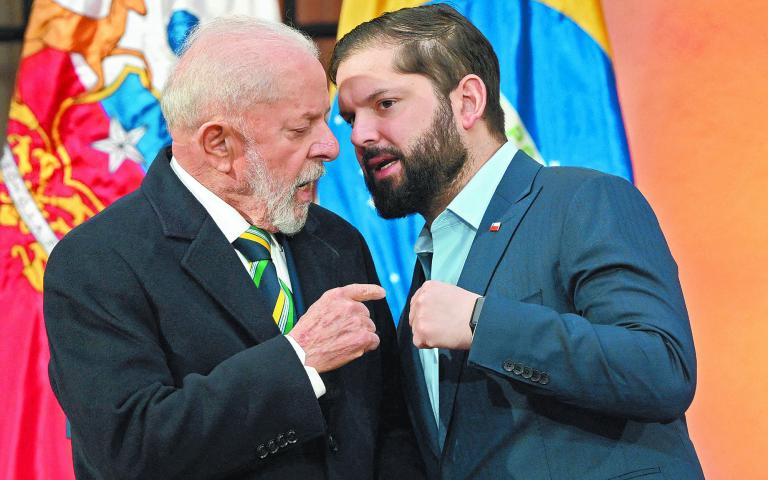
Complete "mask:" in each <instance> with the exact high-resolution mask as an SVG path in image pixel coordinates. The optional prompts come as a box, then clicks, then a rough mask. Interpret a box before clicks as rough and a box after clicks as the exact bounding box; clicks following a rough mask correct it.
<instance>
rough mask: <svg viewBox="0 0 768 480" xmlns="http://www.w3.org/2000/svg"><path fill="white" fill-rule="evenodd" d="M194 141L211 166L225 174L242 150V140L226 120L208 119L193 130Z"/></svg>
mask: <svg viewBox="0 0 768 480" xmlns="http://www.w3.org/2000/svg"><path fill="white" fill-rule="evenodd" d="M194 141H195V142H196V143H197V146H198V149H199V151H200V152H202V153H203V155H204V156H205V161H206V162H207V163H208V164H209V165H210V166H211V168H214V169H216V170H217V171H219V172H221V173H224V174H227V173H229V172H230V170H231V169H232V164H233V162H234V160H235V159H236V158H237V156H238V152H239V151H241V150H242V145H241V144H242V140H241V139H240V137H239V135H237V132H236V131H235V129H233V128H232V126H231V125H230V124H229V123H227V122H221V121H210V122H206V123H204V124H202V125H201V126H200V128H198V129H197V131H196V132H195V138H194Z"/></svg>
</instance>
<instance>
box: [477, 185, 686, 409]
mask: <svg viewBox="0 0 768 480" xmlns="http://www.w3.org/2000/svg"><path fill="white" fill-rule="evenodd" d="M561 228H562V231H561V234H560V241H559V253H558V258H557V259H556V262H554V265H555V267H554V269H555V270H556V272H555V273H554V275H555V276H556V277H557V283H558V288H559V289H560V290H561V291H560V292H556V293H553V292H551V291H548V290H546V289H545V290H544V292H543V293H542V292H541V291H539V295H538V296H534V297H533V298H528V299H519V298H507V297H505V296H504V295H502V294H497V293H493V294H489V295H488V296H487V297H486V299H485V302H484V305H483V308H482V312H481V315H480V317H479V321H478V325H477V329H476V331H475V337H474V340H473V344H472V348H471V350H470V354H469V362H470V364H472V365H475V366H478V367H481V368H484V369H487V370H489V371H491V372H493V373H495V374H498V375H503V376H505V377H507V378H509V379H511V380H512V381H515V382H518V383H519V384H521V385H524V386H525V388H529V389H530V390H531V391H532V392H535V393H538V394H543V395H548V396H553V397H555V398H557V399H558V400H559V401H561V402H565V403H569V404H572V405H576V406H579V407H582V408H585V409H591V410H594V411H599V412H601V413H604V414H609V415H615V416H621V417H627V418H634V419H637V420H641V421H664V420H669V419H673V418H677V417H679V416H681V415H682V414H683V413H684V412H685V410H686V409H687V408H688V406H689V405H690V403H691V401H692V399H693V394H694V390H695V384H696V360H695V353H694V347H693V340H692V337H691V331H690V325H689V321H688V315H687V312H686V309H685V303H684V300H683V296H682V292H681V289H680V285H679V281H678V275H677V266H676V264H675V262H674V260H673V258H672V256H671V254H670V252H669V248H668V246H667V244H666V241H665V239H664V237H663V234H662V233H661V230H660V228H659V225H658V222H657V220H656V218H655V216H654V214H653V212H652V210H651V208H650V206H649V205H648V204H647V202H646V201H645V199H644V198H643V197H642V195H641V194H640V193H639V192H638V191H637V189H635V188H634V187H633V186H632V185H630V184H629V183H628V182H626V181H624V180H622V179H619V178H617V177H610V176H595V177H592V178H590V179H588V180H587V181H585V182H584V183H583V184H582V185H581V186H580V187H579V188H578V189H577V190H576V192H575V194H574V195H573V197H572V198H571V201H570V205H568V207H567V211H566V215H565V217H564V221H563V223H562V226H561ZM532 248H535V247H532ZM501 268H504V266H503V265H502V267H501ZM542 295H543V296H544V298H542ZM546 295H561V296H563V297H564V298H566V303H568V304H570V305H571V307H570V308H569V311H555V310H554V309H553V308H550V307H548V306H546V305H548V304H551V302H549V301H548V300H550V299H548V298H546Z"/></svg>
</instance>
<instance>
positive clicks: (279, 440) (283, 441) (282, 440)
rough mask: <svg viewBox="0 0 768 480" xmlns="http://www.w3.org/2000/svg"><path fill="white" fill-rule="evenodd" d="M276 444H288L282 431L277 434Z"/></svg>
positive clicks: (284, 445)
mask: <svg viewBox="0 0 768 480" xmlns="http://www.w3.org/2000/svg"><path fill="white" fill-rule="evenodd" d="M277 446H278V447H280V448H285V447H287V446H288V439H287V438H285V435H283V434H282V433H281V434H280V435H278V436H277Z"/></svg>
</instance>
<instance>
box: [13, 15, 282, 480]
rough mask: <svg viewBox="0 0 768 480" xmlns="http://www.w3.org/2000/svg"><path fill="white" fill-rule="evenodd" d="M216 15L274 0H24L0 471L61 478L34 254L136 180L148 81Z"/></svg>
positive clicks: (154, 96) (151, 116) (143, 148)
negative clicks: (27, 11) (29, 0)
mask: <svg viewBox="0 0 768 480" xmlns="http://www.w3.org/2000/svg"><path fill="white" fill-rule="evenodd" d="M224 13H244V14H250V15H255V16H260V17H263V18H270V19H272V20H277V21H279V20H280V14H279V7H278V3H277V1H276V0H260V1H258V2H255V1H251V0H215V1H213V0H211V1H204V0H166V1H162V2H161V1H151V0H91V1H87V2H84V1H82V0H35V2H34V4H33V6H32V12H31V16H30V20H29V25H28V27H27V31H26V34H25V39H24V46H23V51H22V58H21V62H20V65H19V70H18V74H17V80H16V88H15V91H14V94H13V98H12V100H11V109H10V115H9V122H8V129H7V136H6V141H5V142H0V147H2V151H1V152H0V158H1V159H2V160H1V163H0V167H2V170H1V171H0V173H1V175H0V308H2V313H0V331H2V335H0V365H2V368H0V392H3V393H2V394H1V395H0V412H2V416H0V452H2V454H0V478H9V479H10V478H13V479H57V480H61V479H68V478H73V475H74V474H73V469H72V454H71V447H70V444H69V441H68V440H67V436H66V427H65V418H64V415H63V413H62V412H61V410H60V409H59V406H58V404H57V402H56V399H55V398H54V396H53V393H52V392H51V389H50V386H49V383H48V373H47V367H48V358H49V355H48V342H47V337H46V334H45V327H44V324H43V314H42V288H43V270H44V268H45V264H46V261H47V258H48V253H49V252H50V251H51V248H53V246H54V245H55V243H56V242H57V240H58V239H59V238H61V237H62V236H63V235H64V234H66V233H67V232H69V231H70V230H71V229H72V228H74V227H75V226H77V225H79V224H80V223H82V222H83V221H85V220H87V219H88V218H90V217H92V216H93V215H95V214H96V213H97V212H99V211H100V210H102V209H103V208H104V207H105V206H106V205H108V204H110V203H111V202H112V201H114V200H115V199H117V198H119V197H120V196H122V195H124V194H126V193H128V192H130V191H132V190H134V189H135V188H136V187H138V185H139V183H140V182H141V180H142V178H143V177H144V172H145V171H146V169H147V167H148V166H149V164H150V162H152V160H153V159H154V157H155V155H156V153H157V151H158V150H159V149H160V147H162V146H163V145H164V144H166V143H168V141H169V140H170V138H169V136H168V132H167V130H166V128H165V124H164V121H163V118H162V115H161V113H160V107H159V103H158V97H159V93H158V92H159V91H160V89H161V88H162V86H163V83H164V81H165V79H166V76H167V72H168V70H169V68H170V66H171V65H172V64H173V62H174V60H175V58H176V57H175V53H174V52H176V51H178V49H179V47H180V45H181V43H182V42H183V40H184V38H185V37H186V35H187V33H188V31H189V30H190V28H191V27H193V26H195V25H196V24H197V23H198V22H199V21H201V20H205V19H207V18H210V17H213V16H216V15H221V14H224ZM104 275H105V276H106V275H109V272H104Z"/></svg>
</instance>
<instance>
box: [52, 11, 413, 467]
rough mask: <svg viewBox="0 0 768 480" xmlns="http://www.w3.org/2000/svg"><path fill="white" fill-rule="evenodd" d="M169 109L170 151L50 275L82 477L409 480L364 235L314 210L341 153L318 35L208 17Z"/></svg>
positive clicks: (63, 250)
mask: <svg viewBox="0 0 768 480" xmlns="http://www.w3.org/2000/svg"><path fill="white" fill-rule="evenodd" d="M162 105H163V111H164V113H165V115H166V119H167V121H168V126H169V129H170V132H171V135H172V137H173V145H172V151H171V150H166V151H164V152H162V153H161V154H160V155H159V156H158V158H157V159H156V160H155V161H154V163H153V164H152V166H151V167H150V169H149V171H148V173H147V176H146V179H145V180H144V182H143V184H142V186H141V188H140V189H139V190H138V191H136V192H134V193H132V194H131V195H129V196H127V197H125V198H124V199H122V200H120V201H118V202H116V203H115V204H114V205H112V206H111V207H109V208H108V209H106V210H105V211H104V212H102V213H101V214H99V215H97V216H96V217H95V218H93V219H92V220H90V221H88V222H86V223H85V224H84V225H82V226H81V227H79V228H77V229H75V230H74V231H73V232H71V233H70V234H69V235H67V236H66V237H65V238H64V239H63V240H62V241H61V242H60V243H59V245H58V246H57V247H56V249H55V250H54V252H53V253H52V255H51V258H50V260H49V262H48V266H47V271H46V278H45V318H46V326H47V329H48V336H49V340H50V347H51V362H50V378H51V385H52V386H53V389H54V391H55V393H56V395H57V397H58V399H59V401H60V403H61V405H62V407H63V408H64V411H65V412H66V414H67V416H68V417H69V419H70V421H71V425H72V446H73V451H74V460H75V471H76V474H77V477H78V478H83V479H85V478H87V479H117V478H141V479H170V478H184V479H193V478H275V479H286V478H339V479H341V478H349V479H360V478H372V477H374V476H379V477H386V478H389V477H393V476H396V475H401V476H408V475H410V474H411V472H410V470H408V469H409V468H411V467H412V466H413V467H414V468H416V469H418V464H417V462H416V461H415V460H414V458H413V453H412V452H413V451H415V450H414V449H413V446H412V443H411V442H412V439H411V432H410V430H409V427H408V422H407V421H406V420H404V418H407V416H406V415H405V414H404V413H403V412H404V407H403V403H402V400H401V392H400V387H399V378H398V360H397V356H396V354H395V353H394V352H395V350H394V327H393V324H392V321H391V317H390V314H389V312H388V310H387V306H386V303H384V301H383V300H381V299H382V298H383V297H384V295H385V293H384V291H383V289H382V288H381V287H380V286H378V285H377V282H378V279H377V276H376V272H375V270H374V267H373V263H372V261H371V257H370V254H369V252H368V249H367V247H366V245H365V242H364V241H363V239H362V238H361V236H360V235H359V233H358V232H357V231H356V230H354V229H353V228H352V227H351V226H350V225H348V224H347V223H346V222H344V221H343V220H341V219H340V218H338V217H337V216H335V215H333V214H331V213H330V212H328V211H326V210H324V209H322V208H320V207H317V206H316V205H313V204H311V201H312V198H313V197H312V192H313V187H314V183H315V182H316V181H317V180H318V178H319V177H320V176H321V175H322V173H323V163H324V162H326V161H330V160H333V159H334V158H335V157H336V155H337V153H338V144H337V142H336V140H335V139H334V137H333V136H332V134H331V133H330V131H329V129H328V126H327V125H326V122H325V116H326V114H327V112H328V92H327V85H326V77H325V74H324V71H323V68H322V66H321V65H320V63H319V62H318V60H317V51H316V49H315V47H314V45H313V44H312V42H311V41H309V40H308V39H307V38H305V37H304V36H302V35H301V34H299V33H298V32H296V31H294V30H292V29H290V28H288V27H286V26H283V25H279V24H271V23H265V22H261V21H256V20H253V19H248V18H225V19H219V20H217V21H214V22H212V23H210V24H208V25H205V26H203V27H202V28H200V29H199V30H198V31H197V32H195V33H194V34H193V36H192V37H191V38H190V40H189V41H188V44H187V47H186V49H185V53H184V54H183V56H182V57H181V59H180V61H179V63H178V65H177V66H176V68H175V70H174V71H173V72H172V74H171V76H170V78H169V81H168V84H167V87H166V90H165V92H164V95H163V101H162ZM364 302H365V303H364ZM305 307H308V308H305ZM415 475H418V473H415Z"/></svg>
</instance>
